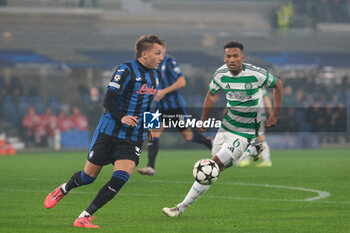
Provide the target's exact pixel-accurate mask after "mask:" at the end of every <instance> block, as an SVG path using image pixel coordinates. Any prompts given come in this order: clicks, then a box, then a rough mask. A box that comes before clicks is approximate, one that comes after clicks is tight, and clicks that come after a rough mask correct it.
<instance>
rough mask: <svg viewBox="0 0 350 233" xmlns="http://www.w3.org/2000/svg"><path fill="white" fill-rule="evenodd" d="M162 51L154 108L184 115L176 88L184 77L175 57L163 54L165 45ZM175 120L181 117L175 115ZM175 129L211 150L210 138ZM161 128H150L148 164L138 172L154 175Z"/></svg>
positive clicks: (184, 82)
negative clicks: (151, 136)
mask: <svg viewBox="0 0 350 233" xmlns="http://www.w3.org/2000/svg"><path fill="white" fill-rule="evenodd" d="M162 53H163V56H164V59H163V61H162V63H161V64H159V67H158V69H159V70H160V72H161V73H162V78H161V79H160V81H159V90H158V93H157V95H156V97H155V98H154V101H155V102H156V108H157V109H159V112H161V113H162V114H165V115H174V116H179V115H180V116H186V115H187V112H186V104H185V101H184V99H183V98H182V96H181V94H180V93H179V91H178V89H180V88H183V87H185V86H186V79H185V77H184V75H183V73H182V72H181V70H180V68H179V67H178V65H177V63H176V61H175V59H174V58H172V57H169V56H167V55H165V54H166V47H165V46H164V47H163V49H162ZM175 120H181V119H180V118H179V117H176V119H175ZM177 129H178V130H179V131H180V133H181V135H182V137H183V138H184V139H185V140H186V141H192V142H195V143H199V144H203V145H204V146H206V147H207V148H208V149H210V150H211V148H212V139H211V138H209V137H208V138H206V137H204V136H203V135H202V134H200V133H198V132H197V131H196V130H192V129H191V128H181V127H178V128H177ZM163 130H164V128H163V125H161V128H160V129H152V135H153V140H152V141H150V142H149V144H148V164H147V166H146V167H144V168H140V169H138V170H137V171H138V172H139V173H140V174H143V175H149V176H153V175H155V173H156V171H155V161H156V157H157V154H158V151H159V137H160V136H161V135H162V133H163Z"/></svg>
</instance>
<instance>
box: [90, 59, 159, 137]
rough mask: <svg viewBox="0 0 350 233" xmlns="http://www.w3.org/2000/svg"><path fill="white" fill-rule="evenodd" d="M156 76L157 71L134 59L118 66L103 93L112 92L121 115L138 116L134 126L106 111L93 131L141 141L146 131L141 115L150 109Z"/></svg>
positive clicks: (156, 80) (157, 74) (157, 83)
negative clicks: (105, 91)
mask: <svg viewBox="0 0 350 233" xmlns="http://www.w3.org/2000/svg"><path fill="white" fill-rule="evenodd" d="M160 77H161V74H160V72H159V70H153V69H148V68H146V67H145V66H143V65H142V64H141V63H139V62H138V61H137V60H135V61H129V62H125V63H124V64H122V65H120V66H118V67H117V68H116V70H115V71H114V73H113V75H112V78H111V80H110V82H109V84H108V90H107V93H108V92H110V91H112V92H114V93H116V95H115V96H116V97H115V99H114V104H115V105H116V107H117V108H118V109H119V110H120V111H121V113H122V115H131V116H138V123H137V126H136V127H131V126H128V125H126V124H122V123H121V121H120V119H119V120H118V119H115V118H113V117H112V114H111V112H110V111H108V110H107V111H106V112H105V114H104V115H103V116H102V117H101V119H100V122H99V124H98V126H97V129H96V132H100V133H104V134H107V135H111V136H114V137H117V138H119V139H127V140H131V141H134V142H140V143H142V142H143V141H144V140H145V134H146V131H145V129H144V127H143V114H144V112H146V111H150V107H151V105H152V102H153V98H154V97H155V96H156V93H157V90H158V85H159V79H160Z"/></svg>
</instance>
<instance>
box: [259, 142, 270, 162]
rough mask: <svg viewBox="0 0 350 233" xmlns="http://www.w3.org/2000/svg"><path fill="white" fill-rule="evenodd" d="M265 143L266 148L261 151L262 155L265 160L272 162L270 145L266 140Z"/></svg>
mask: <svg viewBox="0 0 350 233" xmlns="http://www.w3.org/2000/svg"><path fill="white" fill-rule="evenodd" d="M263 145H264V147H265V149H264V150H263V151H262V152H261V157H262V159H263V160H264V162H267V163H270V162H271V159H270V146H269V144H267V142H266V141H264V142H263Z"/></svg>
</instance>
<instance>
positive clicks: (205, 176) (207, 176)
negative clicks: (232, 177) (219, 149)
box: [193, 159, 220, 185]
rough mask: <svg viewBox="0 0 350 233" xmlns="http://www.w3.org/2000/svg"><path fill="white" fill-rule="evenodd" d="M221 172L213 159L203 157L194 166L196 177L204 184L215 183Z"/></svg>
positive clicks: (194, 175)
mask: <svg viewBox="0 0 350 233" xmlns="http://www.w3.org/2000/svg"><path fill="white" fill-rule="evenodd" d="M219 174H220V169H219V166H218V165H217V164H216V163H215V162H214V160H212V159H201V160H199V161H198V162H196V164H195V165H194V167H193V177H194V179H195V180H196V181H197V182H198V183H200V184H203V185H210V184H212V183H214V182H215V181H216V180H217V179H218V177H219Z"/></svg>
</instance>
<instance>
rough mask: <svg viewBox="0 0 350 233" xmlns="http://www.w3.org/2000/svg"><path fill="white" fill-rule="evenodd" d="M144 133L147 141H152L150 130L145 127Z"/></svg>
mask: <svg viewBox="0 0 350 233" xmlns="http://www.w3.org/2000/svg"><path fill="white" fill-rule="evenodd" d="M146 135H147V138H148V141H149V142H152V141H153V134H152V131H151V130H149V129H147V130H146Z"/></svg>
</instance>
